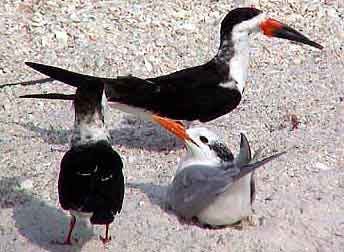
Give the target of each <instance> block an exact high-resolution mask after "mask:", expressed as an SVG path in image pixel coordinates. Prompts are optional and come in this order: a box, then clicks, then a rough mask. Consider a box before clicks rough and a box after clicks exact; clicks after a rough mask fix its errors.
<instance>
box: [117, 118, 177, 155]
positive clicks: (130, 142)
mask: <svg viewBox="0 0 344 252" xmlns="http://www.w3.org/2000/svg"><path fill="white" fill-rule="evenodd" d="M110 135H111V137H112V142H113V145H119V146H125V147H126V148H128V149H145V150H148V151H154V152H161V151H169V150H177V149H181V148H182V147H183V144H182V142H181V141H179V140H178V139H177V138H176V137H175V136H173V135H172V134H170V133H169V132H167V131H166V130H165V129H163V128H162V127H161V126H159V125H158V124H155V123H152V122H149V121H145V120H140V119H139V118H137V117H134V116H132V115H126V116H124V117H123V118H122V119H121V120H120V122H119V123H118V124H117V127H116V128H113V129H111V130H110Z"/></svg>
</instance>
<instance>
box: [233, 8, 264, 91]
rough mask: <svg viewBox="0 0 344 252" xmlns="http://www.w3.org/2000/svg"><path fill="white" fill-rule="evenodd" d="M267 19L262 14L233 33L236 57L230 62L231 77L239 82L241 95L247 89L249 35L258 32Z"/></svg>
mask: <svg viewBox="0 0 344 252" xmlns="http://www.w3.org/2000/svg"><path fill="white" fill-rule="evenodd" d="M265 19H266V17H265V14H264V13H262V14H260V15H258V16H256V17H255V18H253V19H251V20H247V21H244V22H242V23H240V24H238V25H236V26H235V27H234V28H233V31H232V43H233V47H234V56H233V58H232V59H231V60H230V62H229V67H230V75H231V77H232V78H233V79H234V80H235V81H236V82H237V87H238V89H239V91H240V93H241V94H242V92H243V91H244V88H245V84H246V80H247V74H248V68H249V59H250V55H249V43H248V38H249V33H251V32H258V31H259V24H260V23H261V22H263V21H264V20H265Z"/></svg>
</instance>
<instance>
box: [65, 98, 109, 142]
mask: <svg viewBox="0 0 344 252" xmlns="http://www.w3.org/2000/svg"><path fill="white" fill-rule="evenodd" d="M104 99H106V98H105V97H103V98H102V99H101V100H102V101H98V102H97V101H93V100H88V101H85V100H80V101H77V100H75V103H74V106H75V121H74V130H73V135H72V140H71V145H72V146H76V145H84V144H90V143H95V142H98V141H104V140H105V141H108V142H110V134H109V131H108V130H107V128H106V125H105V123H104V104H103V100H104Z"/></svg>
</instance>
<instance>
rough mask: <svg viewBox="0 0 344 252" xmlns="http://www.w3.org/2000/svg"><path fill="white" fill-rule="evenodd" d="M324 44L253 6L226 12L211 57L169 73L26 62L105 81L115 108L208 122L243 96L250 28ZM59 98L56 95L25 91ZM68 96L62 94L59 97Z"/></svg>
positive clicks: (67, 76)
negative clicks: (95, 71)
mask: <svg viewBox="0 0 344 252" xmlns="http://www.w3.org/2000/svg"><path fill="white" fill-rule="evenodd" d="M255 32H262V33H263V34H264V35H266V36H268V37H277V38H283V39H288V40H291V41H296V42H299V43H303V44H306V45H310V46H312V47H316V48H318V49H322V48H323V47H322V46H321V45H320V44H318V43H316V42H314V41H311V40H310V39H308V38H307V37H305V36H304V35H302V34H301V33H300V32H298V31H296V30H294V29H293V28H290V27H289V26H287V25H285V24H283V23H281V22H279V21H277V20H274V19H271V18H268V17H267V16H266V15H265V13H263V12H262V11H260V10H258V9H255V8H237V9H234V10H232V11H230V12H229V13H228V14H227V15H226V17H225V18H224V19H223V21H222V23H221V30H220V46H219V49H218V52H217V54H216V55H215V57H214V58H213V59H211V60H210V61H209V62H207V63H205V64H203V65H199V66H196V67H191V68H187V69H183V70H180V71H177V72H174V73H171V74H167V75H163V76H159V77H155V78H147V79H141V78H137V77H134V76H121V77H117V78H99V77H94V76H89V75H83V74H79V73H74V72H71V71H68V70H65V69H61V68H57V67H53V66H47V65H42V64H37V63H32V62H27V63H26V64H27V65H28V66H30V67H32V68H33V69H35V70H37V71H38V72H40V73H43V74H45V75H47V76H49V77H51V78H53V79H55V80H58V81H61V82H64V83H66V84H69V85H72V86H75V87H79V86H81V85H84V84H86V83H89V84H93V85H99V84H102V83H104V84H105V92H106V97H107V99H108V101H109V102H111V103H110V105H112V106H113V107H115V108H117V109H120V110H122V111H125V112H128V113H133V114H136V115H138V116H141V117H143V118H145V119H147V118H149V119H150V118H151V115H152V114H156V115H159V116H163V117H167V118H171V119H175V120H186V121H193V120H199V121H201V122H208V121H211V120H213V119H215V118H217V117H220V116H222V115H225V114H227V113H229V112H231V111H232V110H233V109H235V108H236V107H237V106H238V104H239V103H240V100H241V98H242V94H243V91H244V88H245V83H246V79H247V72H248V67H249V44H248V39H249V35H250V34H251V33H255ZM26 97H35V98H51V99H58V97H57V96H56V95H55V94H47V95H36V96H26ZM64 98H69V99H72V97H61V99H64Z"/></svg>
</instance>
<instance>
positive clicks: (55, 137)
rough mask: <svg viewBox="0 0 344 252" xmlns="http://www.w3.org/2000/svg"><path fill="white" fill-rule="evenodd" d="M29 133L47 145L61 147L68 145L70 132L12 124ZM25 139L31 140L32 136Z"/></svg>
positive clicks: (63, 129) (60, 129) (61, 129)
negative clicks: (32, 133)
mask: <svg viewBox="0 0 344 252" xmlns="http://www.w3.org/2000/svg"><path fill="white" fill-rule="evenodd" d="M13 123H14V124H16V125H19V126H21V127H23V128H25V129H27V130H29V131H32V132H34V133H35V134H36V135H37V136H38V137H40V138H42V139H43V141H44V142H46V143H49V144H56V145H63V144H67V143H69V139H70V135H71V134H72V130H67V129H65V128H54V127H53V126H50V127H49V128H44V127H40V126H37V125H35V124H34V123H32V122H28V123H19V122H13ZM25 138H32V136H25Z"/></svg>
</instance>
